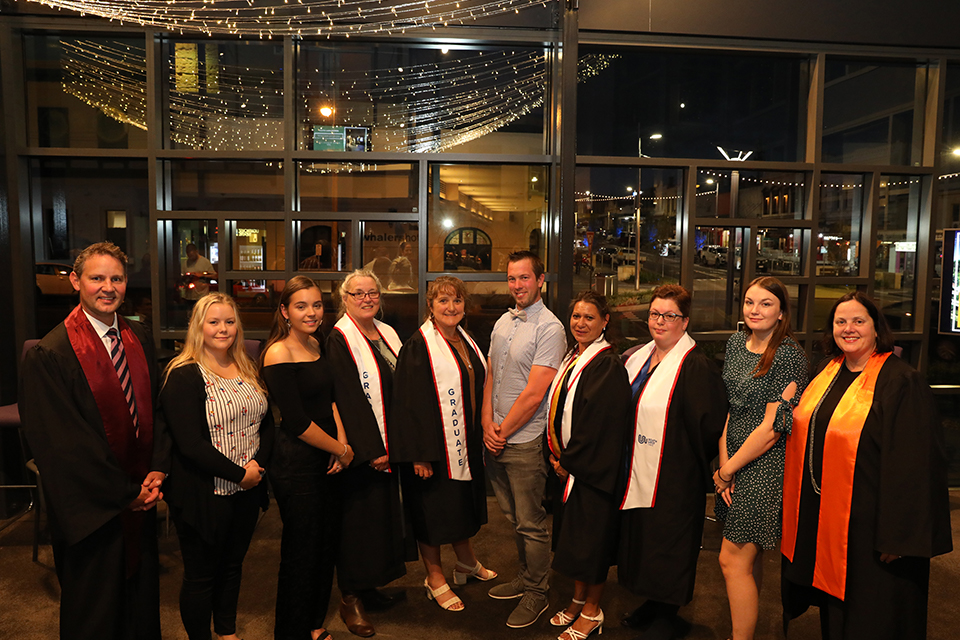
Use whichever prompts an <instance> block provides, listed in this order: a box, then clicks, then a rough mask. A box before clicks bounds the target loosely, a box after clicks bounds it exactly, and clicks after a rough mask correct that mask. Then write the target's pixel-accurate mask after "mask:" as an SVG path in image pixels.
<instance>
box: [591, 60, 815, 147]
mask: <svg viewBox="0 0 960 640" xmlns="http://www.w3.org/2000/svg"><path fill="white" fill-rule="evenodd" d="M580 54H581V55H591V54H593V55H600V56H606V57H607V58H608V61H607V62H608V66H607V67H606V68H602V69H600V70H599V71H598V72H597V73H596V74H595V75H596V78H594V79H584V80H583V81H582V82H583V86H582V87H580V90H579V91H578V92H577V153H578V154H580V155H598V156H599V155H616V156H632V157H638V156H646V157H653V158H658V157H660V158H707V159H715V160H726V159H728V158H731V159H733V158H736V159H745V158H749V159H750V160H779V161H796V160H801V159H802V158H801V154H802V153H803V148H802V146H801V145H800V144H799V141H800V140H803V137H804V134H803V130H804V125H805V113H804V107H805V104H806V96H807V87H808V84H809V79H808V78H809V69H808V66H809V65H808V59H807V57H805V56H790V55H771V54H752V53H740V52H736V53H728V52H720V51H697V52H678V51H668V50H657V49H652V48H640V47H633V46H622V47H610V46H595V45H594V46H587V45H584V46H581V47H580ZM581 77H582V76H581Z"/></svg>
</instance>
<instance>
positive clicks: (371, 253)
mask: <svg viewBox="0 0 960 640" xmlns="http://www.w3.org/2000/svg"><path fill="white" fill-rule="evenodd" d="M419 242H420V231H419V226H418V225H417V223H416V222H389V221H367V222H364V223H363V253H362V256H363V257H362V260H363V268H365V269H369V270H371V271H373V272H374V273H375V274H376V275H377V277H378V278H380V283H381V284H382V285H383V287H384V289H385V290H386V291H390V292H394V293H409V292H414V293H415V292H416V291H417V280H418V275H417V274H418V273H419V264H420V260H419V251H420V249H419V246H420V244H419ZM413 300H414V303H413V304H414V306H416V296H414V297H413Z"/></svg>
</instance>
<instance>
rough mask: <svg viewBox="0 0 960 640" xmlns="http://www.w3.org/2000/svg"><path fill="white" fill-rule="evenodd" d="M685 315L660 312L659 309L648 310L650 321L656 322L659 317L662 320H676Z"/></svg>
mask: <svg viewBox="0 0 960 640" xmlns="http://www.w3.org/2000/svg"><path fill="white" fill-rule="evenodd" d="M683 317H685V316H682V315H680V314H679V313H674V312H673V311H671V312H670V313H660V312H659V311H653V310H652V309H651V310H650V322H656V321H657V320H659V319H660V318H663V321H664V322H676V321H677V320H680V319H681V318H683Z"/></svg>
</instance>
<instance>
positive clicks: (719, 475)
mask: <svg viewBox="0 0 960 640" xmlns="http://www.w3.org/2000/svg"><path fill="white" fill-rule="evenodd" d="M344 453H346V452H344ZM717 477H718V478H720V479H721V480H723V481H724V482H726V483H728V484H729V483H730V482H731V481H732V480H733V478H732V477H731V478H730V479H729V480H728V479H726V478H724V477H723V474H722V473H720V469H719V468H718V469H717Z"/></svg>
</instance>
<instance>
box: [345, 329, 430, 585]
mask: <svg viewBox="0 0 960 640" xmlns="http://www.w3.org/2000/svg"><path fill="white" fill-rule="evenodd" d="M326 347H327V357H328V358H329V359H330V366H331V367H332V368H333V370H334V371H337V372H338V375H337V376H336V382H335V387H334V399H335V401H336V403H337V409H338V410H339V412H340V420H341V422H342V423H343V430H344V432H345V433H346V434H347V442H349V443H350V446H351V447H353V451H354V457H353V462H351V463H350V467H349V468H348V469H347V470H346V471H344V472H343V478H342V480H343V525H342V528H341V536H340V552H339V554H338V559H337V583H338V584H339V586H340V589H342V590H346V591H359V590H362V589H371V588H374V587H380V586H383V585H385V584H387V583H388V582H392V581H393V580H396V579H397V578H399V577H401V576H403V575H405V574H406V573H407V569H406V565H405V564H404V558H405V555H406V554H405V544H404V531H403V515H402V508H401V505H400V481H399V478H398V475H397V473H396V470H393V472H391V473H386V472H383V471H376V470H375V469H373V468H372V467H371V466H370V461H371V460H374V459H375V458H379V457H380V456H383V455H386V454H387V449H386V447H385V446H384V443H383V438H382V437H381V436H380V427H379V425H378V424H377V419H376V416H374V414H373V409H372V408H371V407H370V403H369V402H368V401H367V397H366V395H365V394H364V393H363V389H362V387H361V385H360V378H359V376H358V375H357V373H356V371H357V368H356V364H355V363H354V361H353V357H352V356H351V355H350V347H349V346H348V345H347V341H346V340H345V339H344V337H343V334H342V333H340V332H339V331H336V330H334V331H331V332H330V335H329V337H328V338H327V344H326ZM373 355H374V357H375V358H376V361H377V368H378V369H379V370H380V380H381V383H382V385H383V402H384V409H385V411H384V415H385V416H389V415H390V403H391V397H392V393H393V371H391V369H390V365H389V364H388V363H387V361H386V359H385V358H384V357H383V356H382V355H381V354H380V350H379V349H377V348H376V347H374V348H373ZM414 554H415V552H414ZM414 559H416V558H415V556H414Z"/></svg>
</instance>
